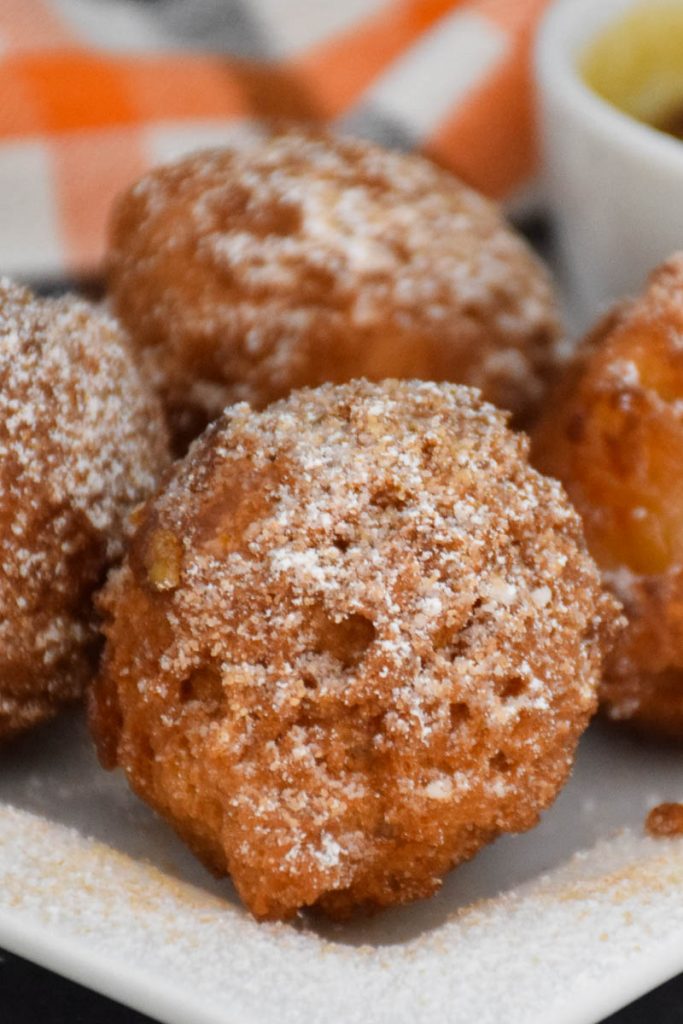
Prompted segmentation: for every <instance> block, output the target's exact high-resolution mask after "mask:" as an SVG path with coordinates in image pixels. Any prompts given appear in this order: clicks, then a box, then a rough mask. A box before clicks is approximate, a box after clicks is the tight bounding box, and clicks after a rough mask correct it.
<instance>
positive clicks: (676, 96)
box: [580, 0, 683, 139]
mask: <svg viewBox="0 0 683 1024" xmlns="http://www.w3.org/2000/svg"><path fill="white" fill-rule="evenodd" d="M596 2H598V0H596ZM580 70H581V72H582V74H583V77H584V80H585V81H586V83H587V84H588V85H589V86H590V87H591V89H593V90H594V91H595V92H596V93H597V94H598V95H599V96H601V97H602V98H603V99H605V100H607V101H608V102H609V103H612V104H613V105H614V106H615V107H618V108H619V109H620V110H622V111H623V112H624V113H625V114H629V115H630V116H631V117H634V118H636V120H638V121H643V122H645V123H646V124H649V125H651V126H652V127H653V128H657V129H659V130H660V131H664V132H667V133H668V134H669V135H673V136H675V137H676V138H679V139H683V0H644V2H643V3H641V4H639V5H638V6H636V7H634V8H631V10H629V12H628V13H627V14H626V15H625V16H624V17H623V18H621V19H620V20H618V21H616V22H615V23H613V24H611V25H610V26H609V27H608V28H607V29H604V30H603V31H602V32H601V33H600V34H599V35H598V36H597V38H595V39H594V40H592V42H591V44H590V46H589V47H588V49H587V50H586V52H585V53H584V55H583V58H582V60H581V66H580Z"/></svg>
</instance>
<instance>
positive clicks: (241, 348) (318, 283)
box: [109, 129, 559, 414]
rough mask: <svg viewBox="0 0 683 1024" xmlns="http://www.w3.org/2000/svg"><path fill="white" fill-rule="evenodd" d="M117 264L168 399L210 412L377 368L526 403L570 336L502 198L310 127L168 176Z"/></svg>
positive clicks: (128, 225)
mask: <svg viewBox="0 0 683 1024" xmlns="http://www.w3.org/2000/svg"><path fill="white" fill-rule="evenodd" d="M109 261H110V271H111V282H112V292H113V296H114V301H115V304H116V307H117V310H118V312H119V314H120V315H121V317H122V318H123V320H124V322H125V323H126V325H127V326H128V328H129V329H130V331H131V333H132V335H133V336H134V337H135V339H136V340H137V341H138V343H139V344H140V345H141V346H143V347H145V350H146V354H147V357H148V358H149V359H150V361H151V362H152V363H154V364H155V366H156V374H157V378H158V380H159V381H160V384H161V387H162V390H163V391H164V393H165V394H166V395H167V398H168V399H169V401H171V404H172V405H173V404H177V405H181V406H182V404H183V402H184V403H185V404H186V405H187V404H191V403H192V402H194V403H195V404H197V405H199V406H201V404H202V403H203V402H204V403H207V404H206V411H207V412H208V413H209V414H217V413H218V412H219V411H220V409H221V408H222V406H223V405H225V404H226V403H227V402H228V401H236V400H241V399H244V400H247V401H249V402H250V403H251V404H252V405H263V404H265V403H266V402H268V401H270V400H272V399H273V398H277V397H280V396H282V395H284V394H286V393H287V392H288V391H289V390H290V389H291V388H292V387H297V386H301V385H314V384H319V383H322V382H323V381H325V380H333V381H342V380H348V379H350V378H352V377H360V376H363V375H365V376H370V377H373V378H374V379H379V378H383V377H392V376H402V377H404V376H422V377H425V378H426V379H450V380H458V381H461V382H463V383H469V384H474V385H476V386H479V387H481V388H482V390H483V391H484V394H485V396H486V397H487V398H489V399H491V400H493V401H495V402H496V403H497V404H501V405H503V406H506V407H509V408H512V409H513V410H514V411H516V412H525V411H526V410H527V409H528V407H530V406H531V405H534V404H535V403H536V402H537V401H538V399H539V397H540V395H541V392H542V390H543V386H544V383H545V378H546V376H547V374H548V372H549V371H550V369H551V366H552V363H553V359H554V356H553V355H552V352H551V348H552V343H553V342H554V340H555V339H556V338H557V335H558V333H559V325H558V315H557V309H556V304H555V300H554V297H553V295H552V289H551V286H550V282H549V279H548V277H547V275H546V273H545V272H544V270H543V268H542V267H541V265H540V264H539V263H538V261H537V260H536V258H535V257H534V256H533V254H532V253H531V251H530V250H529V249H528V248H527V246H526V245H525V243H524V242H523V241H522V239H521V238H519V237H517V236H516V235H515V234H514V233H513V232H512V231H511V230H510V229H509V228H508V227H507V226H506V225H505V224H504V221H503V219H502V217H501V215H500V213H499V212H498V211H497V210H496V209H495V208H494V207H493V206H492V205H491V204H490V203H489V202H488V201H487V200H485V199H484V198H482V197H481V196H479V195H477V194H476V193H475V192H473V191H471V190H470V189H468V188H466V187H465V186H464V185H462V184H461V183H460V182H458V181H457V180H456V179H454V178H452V177H451V176H450V175H448V174H447V173H446V172H444V171H441V170H439V169H437V168H436V167H434V166H433V165H432V164H430V163H429V162H427V161H426V160H424V159H422V158H420V157H417V156H413V155H406V154H402V153H392V152H387V151H384V150H381V149H379V148H378V147H376V146H372V145H370V144H368V143H361V142H354V141H350V140H341V139H336V140H333V139H331V138H330V137H328V136H323V135H316V134H313V133H311V132H310V131H308V132H307V131H305V130H302V129H292V130H290V131H287V132H284V133H281V134H275V135H272V136H270V137H268V138H266V139H265V140H263V139H261V140H256V141H254V142H252V144H251V145H245V146H244V147H241V148H240V149H239V150H236V151H233V150H229V149H220V150H207V151H204V152H201V153H199V154H195V155H192V156H190V157H187V158H185V159H183V160H182V161H179V162H178V163H176V164H173V165H168V166H166V167H162V168H158V169H157V170H155V171H153V172H152V173H151V174H149V175H148V176H147V177H146V178H144V179H142V181H140V182H139V183H138V184H137V185H136V186H135V188H134V189H133V190H132V192H131V194H130V196H129V197H124V199H123V200H122V202H121V204H120V207H119V210H118V213H117V215H116V216H115V217H114V221H113V228H112V247H111V252H110V257H109ZM188 380H189V381H190V382H192V381H195V382H196V384H195V390H194V391H192V390H190V392H188ZM207 382H211V385H212V387H208V388H207V387H206V384H207Z"/></svg>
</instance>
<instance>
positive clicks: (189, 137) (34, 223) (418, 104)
mask: <svg viewBox="0 0 683 1024" xmlns="http://www.w3.org/2000/svg"><path fill="white" fill-rule="evenodd" d="M546 3H547V0H146V2H145V0H0V271H2V272H6V273H11V274H16V275H18V276H21V277H28V278H37V277H40V278H42V279H43V280H45V279H49V278H50V277H59V276H62V275H65V274H69V275H74V274H77V275H83V274H92V273H96V271H97V267H98V264H99V261H100V260H101V255H102V250H103V240H104V233H105V224H106V219H107V213H108V209H109V206H110V204H111V201H112V199H113V197H114V196H115V195H116V193H118V192H119V191H121V189H123V188H124V187H125V186H126V185H128V184H129V183H130V182H131V181H133V180H134V179H135V178H136V177H137V176H139V175H140V174H141V173H142V172H143V171H144V170H145V169H146V168H148V167H149V166H150V165H152V164H155V163H158V162H159V161H162V160H166V159H169V158H172V157H174V156H176V155H178V154H180V153H183V152H187V151H188V150H191V149H195V148H197V147H199V146H205V145H215V144H218V143H221V142H225V141H226V140H228V139H229V138H230V136H231V133H234V132H235V130H236V129H239V127H240V126H242V125H243V124H244V122H245V121H248V120H250V119H253V118H255V117H264V116H265V117H293V118H307V119H313V120H320V121H324V122H326V123H330V124H332V125H333V126H334V127H335V128H338V129H340V130H343V131H347V132H351V133H353V134H357V135H361V136H365V137H370V138H374V139H376V140H378V141H380V142H383V143H385V144H388V145H394V146H399V147H402V148H419V149H421V150H423V151H424V152H426V153H428V154H429V155H430V156H432V157H434V158H435V159H436V160H438V161H439V162H441V163H443V164H446V165H447V166H450V167H452V168H453V169H454V170H455V171H456V172H457V173H458V174H459V175H460V176H461V177H463V178H464V179H466V180H467V181H469V182H471V183H473V184H474V185H475V186H477V187H479V188H481V189H482V190H483V191H485V192H487V193H489V194H490V195H494V196H497V197H508V196H510V195H512V194H514V193H515V192H516V191H517V190H518V189H519V188H520V186H522V185H523V184H524V183H525V182H526V181H528V179H529V176H530V174H531V173H532V171H533V168H534V162H535V149H534V137H533V124H532V115H531V111H532V97H531V83H530V67H529V46H530V40H531V35H532V32H533V30H534V28H535V25H536V23H537V20H538V18H539V16H540V14H541V13H542V10H543V8H544V7H545V6H546Z"/></svg>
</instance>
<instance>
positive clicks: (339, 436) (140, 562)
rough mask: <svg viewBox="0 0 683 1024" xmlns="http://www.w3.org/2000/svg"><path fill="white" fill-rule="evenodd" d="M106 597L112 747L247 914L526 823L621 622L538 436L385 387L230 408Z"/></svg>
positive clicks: (343, 901)
mask: <svg viewBox="0 0 683 1024" xmlns="http://www.w3.org/2000/svg"><path fill="white" fill-rule="evenodd" d="M102 607H103V609H104V612H105V617H106V621H105V633H106V636H107V641H108V642H107V647H106V652H105V658H104V662H103V669H102V673H101V675H100V677H99V679H98V682H97V684H96V687H95V689H94V691H93V700H92V702H91V722H92V727H93V731H94V734H95V737H96V739H97V742H98V746H99V749H100V752H101V755H102V756H103V759H104V760H105V762H106V763H107V764H108V765H109V766H112V765H113V764H119V765H120V766H121V767H123V769H124V770H125V772H126V774H127V775H128V778H129V781H130V783H131V785H132V786H133V787H134V788H135V790H136V791H137V792H138V794H140V796H142V797H143V798H144V799H145V800H147V801H149V802H150V803H151V804H152V806H154V807H155V808H156V809H157V810H158V811H159V812H160V813H161V814H163V815H164V816H165V817H166V818H168V819H169V820H170V821H171V822H172V824H173V825H174V826H175V828H176V829H177V830H178V832H179V833H180V834H181V835H182V836H183V837H184V838H185V839H186V840H187V841H188V842H189V843H190V844H191V845H192V847H193V849H194V850H195V851H196V852H197V853H198V854H199V856H200V857H202V859H203V860H204V861H205V862H206V863H207V864H208V865H209V866H210V867H211V868H212V869H213V870H215V871H217V872H219V873H221V872H225V871H229V872H230V874H231V875H232V877H233V880H234V882H235V884H236V886H237V888H238V890H239V892H240V894H241V895H242V897H243V898H244V900H245V902H246V903H247V904H248V906H249V907H250V909H251V910H252V911H253V913H254V914H256V915H257V916H259V917H286V916H288V915H290V914H292V913H293V912H294V911H295V910H296V909H297V908H299V907H301V906H307V905H311V904H315V905H317V906H321V907H322V908H324V909H325V910H326V911H328V912H330V913H333V914H338V915H339V914H345V913H348V912H349V911H350V910H351V909H353V908H354V907H357V906H385V905H388V904H391V903H396V902H403V901H406V900H411V899H415V898H417V897H421V896H427V895H429V894H430V893H432V892H434V891H435V890H436V889H437V888H438V887H439V885H440V881H441V876H442V875H443V874H444V873H445V872H446V871H447V870H448V869H449V868H450V867H452V866H454V865H456V864H458V863H459V862H460V861H462V860H464V859H465V858H467V857H470V856H472V854H474V853H475V852H476V850H477V849H479V847H480V846H482V845H483V844H484V843H486V842H488V841H489V840H491V839H492V838H494V837H495V836H496V835H498V834H500V833H501V832H504V831H519V830H522V829H526V828H529V827H531V826H532V825H533V824H535V822H536V820H537V817H538V814H539V812H540V811H541V810H542V809H543V808H545V807H546V806H548V804H549V803H551V802H552V800H553V799H554V797H555V795H556V794H557V791H558V789H559V787H560V786H561V785H562V783H563V782H564V780H565V777H566V775H567V772H568V771H569V768H570V765H571V760H572V756H573V752H574V747H575V744H576V741H577V739H578V737H579V735H580V733H581V732H582V730H583V729H584V727H585V725H586V723H587V721H588V719H589V717H590V715H591V714H592V713H593V711H594V708H595V693H596V688H597V681H598V676H599V671H600V664H601V659H602V653H603V646H604V643H605V642H606V640H607V639H608V638H609V637H610V636H611V634H612V633H613V631H614V628H615V618H616V614H615V605H614V602H613V601H612V599H611V598H609V597H608V596H607V595H606V594H605V593H604V592H603V591H602V590H601V585H600V582H599V577H598V573H597V570H596V569H595V566H594V564H593V562H592V560H591V559H590V558H589V557H588V555H587V553H586V552H585V548H584V544H583V539H582V535H581V529H580V524H579V520H578V517H577V516H576V514H575V513H574V511H573V510H572V509H571V507H570V506H569V503H568V502H567V501H566V499H565V497H564V494H563V492H562V490H561V488H560V487H559V485H558V484H556V483H555V482H554V481H548V480H545V479H544V478H542V477H540V476H539V475H538V474H537V473H535V472H534V471H533V470H531V469H530V468H529V466H528V464H527V461H526V440H525V439H524V438H523V437H522V436H516V435H514V434H512V433H511V432H510V431H509V430H507V428H506V427H505V425H504V418H503V416H502V414H501V413H499V412H498V411H496V410H494V409H493V407H491V406H489V405H487V404H485V403H482V402H481V401H480V399H479V398H478V396H477V395H476V393H475V392H473V391H470V390H469V389H467V388H463V387H457V386H454V385H436V384H418V383H417V382H400V381H387V382H384V383H383V384H381V385H373V384H369V383H367V382H364V381H357V382H354V383H352V384H349V385H342V386H336V387H333V386H330V385H327V386H324V387H322V388H319V389H317V390H315V391H309V390H304V391H300V392H297V393H295V394H293V395H292V396H291V397H290V398H289V399H288V400H286V401H282V402H278V403H276V404H274V405H272V406H270V407H269V408H268V409H266V410H265V411H264V412H261V413H255V412H253V411H252V410H250V409H249V408H248V407H247V406H246V405H241V406H235V407H233V408H232V409H231V410H229V412H228V413H226V414H225V415H224V416H223V417H222V418H221V419H220V420H218V421H217V423H215V424H214V425H213V427H211V428H209V430H208V431H207V433H206V434H205V435H204V436H203V437H202V438H201V439H200V440H199V441H198V442H196V443H195V445H194V447H193V448H192V449H191V451H190V454H189V456H188V457H187V459H186V460H184V462H183V463H181V464H179V465H178V466H177V468H176V469H175V471H174V473H173V474H172V476H171V478H170V479H169V481H168V483H167V486H166V487H165V489H164V490H163V491H162V492H161V493H160V494H159V495H158V496H157V497H156V498H155V499H154V500H152V501H151V502H149V503H148V504H147V506H146V509H145V512H144V515H143V517H142V522H141V525H140V527H139V529H138V531H137V533H136V534H135V537H134V539H133V541H132V545H131V549H130V554H129V557H128V559H127V561H126V563H125V564H124V566H123V568H122V569H121V570H120V571H119V572H118V573H117V574H115V575H114V576H113V577H112V578H111V579H110V581H109V583H108V585H107V587H106V589H105V591H104V593H103V596H102Z"/></svg>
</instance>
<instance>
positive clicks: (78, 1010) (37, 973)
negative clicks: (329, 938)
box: [0, 950, 683, 1024]
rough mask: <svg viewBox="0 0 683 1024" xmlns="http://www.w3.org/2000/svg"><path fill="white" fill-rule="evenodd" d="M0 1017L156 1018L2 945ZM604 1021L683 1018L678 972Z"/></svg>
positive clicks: (95, 1022)
mask: <svg viewBox="0 0 683 1024" xmlns="http://www.w3.org/2000/svg"><path fill="white" fill-rule="evenodd" d="M502 1019H503V1018H501V1020H502ZM0 1021H2V1024H155V1022H154V1021H152V1020H151V1018H149V1017H144V1016H143V1015H142V1014H140V1013H136V1012H135V1011H134V1010H127V1009H126V1008H125V1007H123V1006H120V1005H119V1004H118V1003H114V1002H112V1001H111V1000H110V999H104V998H103V997H102V996H98V995H96V994H95V993H94V992H90V991H89V990H88V989H85V988H81V986H80V985H74V983H73V982H71V981H66V979H65V978H60V977H59V976H58V975H56V974H51V973H50V972H49V971H45V970H43V968H41V967H36V966H35V965H34V964H30V963H28V962H27V961H26V960H20V959H19V957H16V956H12V955H11V954H10V953H4V952H2V951H1V950H0ZM187 1024H192V1021H188V1022H187ZM415 1024H419V1022H418V1021H416V1022H415ZM548 1024H552V1021H548ZM604 1024H683V974H682V975H680V976H679V977H678V978H676V979H674V981H670V982H668V983H667V984H666V985H662V986H661V988H658V989H656V990H655V991H654V992H651V993H650V994H649V995H647V996H644V997H643V998H642V999H639V1000H638V1001H637V1002H635V1003H633V1004H632V1005H631V1006H629V1007H627V1008H626V1009H625V1010H621V1011H620V1012H619V1013H615V1014H614V1015H613V1016H612V1017H609V1018H607V1020H606V1021H605V1022H604Z"/></svg>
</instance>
